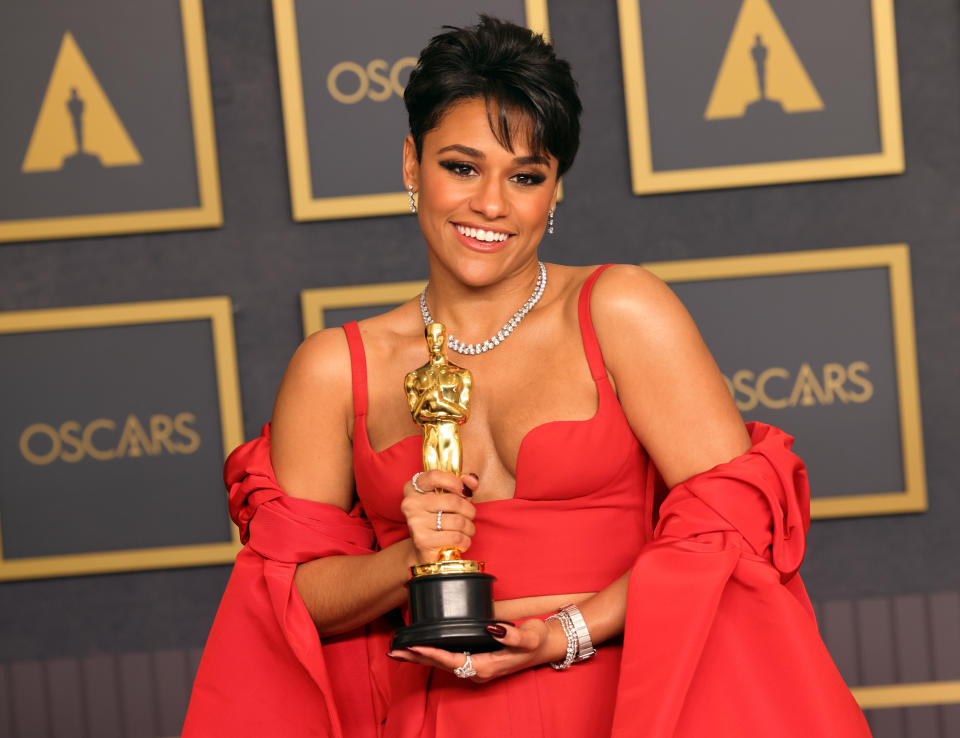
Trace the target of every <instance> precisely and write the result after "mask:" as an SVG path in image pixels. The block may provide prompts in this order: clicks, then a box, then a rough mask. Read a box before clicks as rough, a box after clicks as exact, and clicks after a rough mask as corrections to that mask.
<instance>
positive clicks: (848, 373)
mask: <svg viewBox="0 0 960 738" xmlns="http://www.w3.org/2000/svg"><path fill="white" fill-rule="evenodd" d="M869 372H870V366H869V364H867V362H865V361H854V362H852V363H851V364H849V365H846V366H844V365H843V364H837V363H827V364H824V365H823V366H822V367H821V368H820V371H819V372H816V371H814V369H813V367H811V366H810V364H806V363H804V364H802V365H801V366H800V369H799V370H798V371H797V372H796V374H792V373H791V372H789V371H788V370H787V369H785V368H783V367H779V366H774V367H770V368H769V369H765V370H764V371H762V372H760V373H756V372H753V371H751V370H749V369H741V370H740V371H738V372H735V373H734V375H733V377H732V378H728V377H727V376H726V375H724V377H723V379H724V381H725V382H726V383H727V388H728V389H729V390H730V394H732V395H733V399H734V400H735V401H736V403H737V408H738V409H739V410H740V411H741V412H748V411H750V410H753V409H754V408H755V407H757V405H763V407H765V408H769V409H770V410H782V409H784V408H787V407H796V406H797V405H801V406H805V407H810V406H814V405H832V404H833V403H834V401H840V402H841V403H844V404H846V403H850V402H853V403H860V404H862V403H864V402H868V401H869V400H870V399H871V398H872V397H873V393H874V387H873V383H872V382H871V381H870V380H869V379H868V378H867V374H868V373H869Z"/></svg>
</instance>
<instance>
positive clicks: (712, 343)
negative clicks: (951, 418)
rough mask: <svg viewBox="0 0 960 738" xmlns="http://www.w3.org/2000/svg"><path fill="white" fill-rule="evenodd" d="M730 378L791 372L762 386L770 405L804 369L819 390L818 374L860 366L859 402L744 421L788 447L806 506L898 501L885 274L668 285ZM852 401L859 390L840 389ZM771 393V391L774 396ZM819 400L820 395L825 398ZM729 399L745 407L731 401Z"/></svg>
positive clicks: (766, 412) (759, 411)
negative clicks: (870, 497) (868, 392)
mask: <svg viewBox="0 0 960 738" xmlns="http://www.w3.org/2000/svg"><path fill="white" fill-rule="evenodd" d="M671 286H672V287H673V289H674V291H675V292H676V293H677V295H679V296H680V299H682V300H683V302H684V303H685V304H686V306H687V309H688V310H689V311H690V313H691V314H692V315H693V317H694V319H695V320H696V321H697V325H698V327H699V328H700V331H701V333H702V334H703V337H704V339H705V340H706V342H707V345H708V346H709V347H710V350H711V351H712V352H713V355H714V358H716V360H717V363H718V364H719V365H720V370H721V371H722V372H723V373H724V374H725V375H726V376H727V377H728V378H729V377H732V376H733V374H734V372H737V371H739V370H741V369H749V370H751V371H753V372H754V373H755V374H760V372H762V371H764V370H765V369H768V368H770V367H781V368H784V369H786V370H787V371H788V372H789V373H790V377H789V378H788V379H780V378H777V379H774V380H771V381H770V383H769V387H770V392H769V393H768V394H770V395H773V396H775V397H776V399H783V398H785V397H787V396H789V395H791V392H792V390H793V388H794V383H795V382H796V381H797V379H798V373H799V371H800V368H801V366H802V365H803V364H809V365H810V367H811V368H812V370H813V372H814V373H815V375H816V376H817V377H818V378H819V381H820V383H821V384H824V380H823V373H822V367H823V366H824V364H827V363H837V364H840V365H842V366H843V367H844V368H846V367H848V366H850V365H851V364H852V363H853V362H857V361H862V362H865V363H866V364H868V365H869V367H870V369H869V371H868V372H865V373H864V374H863V376H864V377H865V378H866V379H867V380H868V381H869V382H870V383H871V384H872V386H873V396H872V397H871V398H870V399H869V400H868V401H867V402H864V403H857V402H852V401H850V402H846V403H845V402H842V401H841V400H840V399H838V395H836V394H835V393H832V392H831V393H830V395H834V396H833V397H832V398H831V396H830V395H827V399H832V400H833V401H832V404H826V403H824V402H820V401H818V399H817V397H816V395H813V397H812V398H811V399H813V400H814V403H815V404H813V405H804V404H803V402H802V401H800V402H798V403H797V404H796V405H794V406H788V407H784V408H782V409H773V408H769V407H765V406H764V405H763V404H762V403H760V404H758V405H757V406H756V407H755V408H754V409H753V410H750V411H744V412H743V416H744V419H745V420H760V421H763V422H766V423H771V424H773V425H776V426H779V427H781V428H783V429H784V430H786V431H787V432H788V433H790V434H791V435H793V436H795V437H796V439H797V442H796V444H795V445H794V451H796V452H797V453H798V454H799V455H800V456H801V458H803V460H804V461H805V462H806V464H807V467H808V470H809V473H810V482H811V488H812V490H811V493H812V495H813V496H814V497H835V496H842V495H863V494H876V493H880V492H902V491H903V490H904V481H903V463H902V458H901V450H900V416H899V409H898V406H897V402H898V392H897V382H896V365H895V363H894V362H895V356H894V350H893V334H892V323H891V320H892V315H891V310H890V281H889V271H888V270H887V269H884V268H876V269H855V270H853V269H851V270H843V271H835V272H811V273H807V274H785V275H776V276H765V277H748V278H742V279H718V280H711V281H705V282H686V283H672V284H671ZM841 386H842V387H844V388H845V391H847V392H848V393H851V394H857V395H861V394H863V392H862V388H860V387H857V386H856V385H855V384H853V383H851V382H850V380H847V381H846V382H845V383H844V384H843V385H841ZM774 388H775V389H774ZM825 394H826V393H825ZM736 396H737V397H738V399H741V400H744V399H746V398H745V397H744V396H742V395H740V394H739V393H737V395H736Z"/></svg>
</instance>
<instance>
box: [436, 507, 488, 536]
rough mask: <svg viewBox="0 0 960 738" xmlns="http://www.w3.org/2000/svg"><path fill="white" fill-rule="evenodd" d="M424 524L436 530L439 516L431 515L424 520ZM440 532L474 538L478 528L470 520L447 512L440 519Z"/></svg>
mask: <svg viewBox="0 0 960 738" xmlns="http://www.w3.org/2000/svg"><path fill="white" fill-rule="evenodd" d="M423 522H424V524H425V525H428V526H429V527H430V528H432V529H434V530H436V527H437V515H436V514H435V513H430V514H429V516H428V517H426V518H424V521H423ZM438 532H443V533H463V534H464V535H465V536H467V537H469V538H473V536H474V534H475V533H476V532H477V526H476V525H475V524H474V522H473V521H472V520H471V519H470V518H467V517H464V516H463V515H458V514H457V513H451V512H445V513H443V515H442V516H441V517H440V530H439V531H438Z"/></svg>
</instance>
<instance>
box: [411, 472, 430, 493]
mask: <svg viewBox="0 0 960 738" xmlns="http://www.w3.org/2000/svg"><path fill="white" fill-rule="evenodd" d="M421 474H423V472H417V473H416V474H414V475H413V478H412V479H411V480H410V484H412V485H413V488H414V489H415V490H417V492H419V493H420V494H422V495H425V494H427V490H425V489H420V485H419V484H417V480H418V479H419V478H420V475H421Z"/></svg>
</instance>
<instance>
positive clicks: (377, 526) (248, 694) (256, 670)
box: [183, 268, 869, 738]
mask: <svg viewBox="0 0 960 738" xmlns="http://www.w3.org/2000/svg"><path fill="white" fill-rule="evenodd" d="M602 269H603V268H601V269H598V270H597V271H596V272H595V273H594V274H593V275H592V276H591V277H590V279H589V280H588V281H587V282H586V284H585V285H584V287H583V290H582V292H581V295H580V328H581V334H582V337H583V344H584V351H585V353H586V357H587V361H588V363H589V366H590V369H591V373H592V375H593V378H594V380H595V382H596V386H597V392H598V408H597V412H596V414H595V415H594V416H593V417H592V418H590V419H589V420H584V421H565V420H561V421H555V422H551V423H546V424H544V425H541V426H537V427H536V428H534V429H532V430H531V431H530V432H529V433H528V434H527V436H526V437H525V438H524V439H523V442H522V443H521V446H520V451H519V457H518V461H517V472H516V480H517V481H516V494H515V496H514V497H513V498H512V499H509V500H501V501H496V502H486V503H480V504H478V506H477V508H478V513H477V530H478V533H477V536H476V537H475V539H474V543H473V546H472V547H471V549H470V556H471V558H476V559H482V560H485V561H487V563H488V570H489V571H490V572H491V573H493V574H494V575H495V576H496V577H497V582H496V584H495V596H496V597H497V598H498V599H508V598H513V597H522V596H530V595H540V594H556V593H564V592H584V591H596V590H599V589H602V588H603V587H605V586H606V585H607V584H609V583H610V582H612V581H614V580H615V579H616V578H617V577H618V576H620V575H621V574H622V573H623V572H625V571H627V570H628V569H631V567H632V572H631V577H630V594H629V601H628V612H627V623H626V629H625V633H624V639H623V646H622V647H621V646H620V645H619V644H613V643H608V644H601V646H600V648H599V650H598V653H597V655H596V656H595V657H594V658H593V659H591V660H590V661H587V662H584V663H582V664H578V665H577V666H575V667H573V668H571V669H569V670H568V671H565V672H556V671H554V670H553V669H551V668H550V667H549V666H546V665H545V666H541V667H538V668H535V669H528V670H525V671H523V672H520V673H518V674H514V675H512V676H510V677H507V678H504V679H500V680H495V681H493V682H491V683H488V684H484V685H475V684H473V683H472V682H469V681H465V680H460V679H457V678H456V677H455V676H453V675H451V674H448V673H446V672H443V671H438V670H429V669H426V668H424V667H419V666H416V665H411V664H401V663H397V662H394V661H392V660H390V659H388V658H386V656H385V653H386V650H387V647H388V642H389V637H390V629H389V628H388V627H387V626H386V624H385V623H384V622H382V621H376V622H374V623H371V624H370V625H368V626H367V627H365V628H362V629H358V630H356V631H353V632H351V633H347V634H344V635H341V636H338V637H337V638H333V639H328V640H326V641H324V642H323V643H322V644H321V643H320V640H319V638H318V637H317V633H316V630H315V629H314V627H313V624H312V622H311V620H310V617H309V614H308V613H307V611H306V608H305V607H304V605H303V603H302V601H301V600H300V597H299V595H298V593H297V591H296V589H295V587H294V585H293V573H294V571H295V568H296V565H297V564H298V563H300V562H303V561H308V560H311V559H314V558H318V557H320V556H326V555H334V554H355V553H364V552H368V551H370V550H372V549H373V547H375V546H376V545H383V546H386V545H389V544H391V543H393V542H394V541H396V540H399V539H400V538H402V537H404V536H405V535H406V525H405V523H404V521H403V517H402V515H401V514H400V510H399V503H400V499H401V497H402V487H403V484H404V482H405V481H406V480H407V479H409V478H410V477H411V476H412V474H413V473H414V472H416V471H417V470H418V469H419V468H420V467H419V465H420V444H421V439H420V436H419V434H417V435H411V436H410V437H408V438H405V439H403V440H401V441H399V442H398V443H396V444H394V445H392V446H390V447H389V448H387V449H385V450H383V451H381V452H379V453H378V452H375V451H374V450H373V449H372V448H371V447H370V443H369V440H368V436H367V427H366V410H367V391H366V365H365V360H364V354H363V345H362V342H361V341H360V334H359V330H358V329H357V326H356V324H348V325H347V326H345V327H344V328H345V330H346V332H347V338H348V343H349V345H350V353H351V361H352V368H353V387H354V410H355V414H356V423H355V431H354V472H355V475H356V482H357V496H358V498H359V503H358V505H357V507H356V508H355V509H354V510H353V511H352V512H351V513H349V514H347V513H344V512H343V511H341V510H339V509H337V508H335V507H332V506H330V505H323V504H320V503H314V502H309V501H306V500H300V499H295V498H291V497H289V496H287V495H285V494H284V493H283V491H282V490H280V489H279V487H278V485H277V482H276V479H275V477H274V475H273V472H272V469H271V468H270V460H269V459H270V457H269V427H265V428H264V432H263V434H262V435H261V437H260V438H258V439H256V440H254V441H251V442H249V443H247V444H244V445H243V446H241V447H240V448H239V449H237V451H235V452H234V453H233V454H232V455H231V457H230V459H228V461H227V466H226V470H225V479H226V482H227V485H228V487H229V489H230V510H231V516H232V517H233V519H234V520H235V521H236V522H237V524H238V525H239V526H240V530H241V534H242V536H241V538H242V540H243V541H244V543H245V544H246V545H245V547H244V549H243V551H241V553H240V554H239V555H238V556H237V561H236V564H235V567H234V572H233V575H232V576H231V579H230V582H229V584H228V586H227V591H226V593H225V594H224V598H223V601H222V603H221V606H220V609H219V611H218V613H217V617H216V620H215V622H214V625H213V628H212V630H211V633H210V637H209V639H208V641H207V645H206V649H205V651H204V656H203V660H202V661H201V664H200V669H199V671H198V674H197V678H196V681H195V683H194V690H193V695H192V698H191V702H190V707H189V709H188V713H187V720H186V724H185V726H184V732H183V735H184V736H186V737H187V738H191V737H193V736H247V735H249V736H274V735H276V736H291V737H293V736H314V735H316V736H336V737H337V738H340V737H343V738H367V737H370V738H372V737H373V736H380V737H382V738H413V737H414V736H416V737H419V738H429V737H433V736H440V737H446V736H451V737H455V738H480V737H481V736H483V737H484V738H486V737H487V736H498V737H499V736H504V737H508V736H515V737H516V738H541V737H542V738H594V737H595V736H610V735H614V736H642V737H644V738H668V737H673V736H678V737H681V736H682V737H684V738H686V737H687V736H689V737H691V738H692V737H693V736H698V737H699V736H705V735H709V736H730V738H733V737H734V736H737V737H738V738H742V737H744V736H761V735H762V736H764V737H766V736H768V735H777V736H787V737H792V736H796V737H797V738H800V737H801V736H803V738H808V737H809V736H828V735H829V736H842V737H846V736H868V735H869V730H868V729H867V726H866V721H865V720H864V718H863V714H862V713H861V712H860V710H859V708H858V707H857V705H856V703H855V702H854V700H853V698H852V696H851V695H850V692H849V690H847V688H846V686H845V685H844V684H843V681H842V679H841V678H840V675H839V673H838V672H837V670H836V667H835V666H834V664H833V662H832V661H831V659H830V656H829V654H828V653H827V652H826V649H825V647H824V645H823V643H822V641H821V639H820V637H819V634H818V632H817V627H816V622H815V620H814V615H813V610H812V608H811V606H810V602H809V599H808V598H807V595H806V592H805V590H804V588H803V584H802V582H801V581H800V577H799V575H797V573H796V571H797V569H798V567H799V565H800V561H801V559H802V557H803V551H804V540H805V533H806V530H807V528H808V527H809V491H808V487H807V480H806V473H805V471H804V468H803V464H802V462H801V461H800V460H799V459H798V458H797V457H796V456H795V455H793V454H792V453H791V452H790V450H789V449H790V446H791V444H792V439H791V438H790V437H789V436H787V435H786V434H784V433H783V432H781V431H779V430H777V429H775V428H772V427H769V426H763V425H759V424H751V425H750V427H749V429H750V433H751V438H752V440H753V442H754V446H753V448H751V449H750V451H748V452H747V453H746V454H745V455H744V456H741V457H738V458H736V459H734V460H732V461H730V462H728V463H726V464H721V465H719V466H717V467H715V468H714V469H711V470H709V471H707V472H704V473H703V474H699V475H697V476H695V477H692V478H691V479H689V480H687V481H686V482H684V483H683V484H681V485H678V486H677V487H676V488H674V489H673V490H672V491H671V492H670V494H669V495H668V496H667V498H666V500H665V501H663V503H662V504H660V503H661V498H662V496H663V495H662V492H663V490H662V488H660V487H659V486H658V484H657V479H658V477H657V474H656V471H655V469H654V468H653V465H652V463H651V462H650V459H649V457H648V456H647V454H646V453H645V451H644V449H643V448H642V447H641V446H640V444H639V443H638V442H637V440H636V438H635V437H634V435H633V433H632V432H631V430H630V427H629V425H628V423H627V420H626V418H625V416H624V414H623V411H622V409H621V408H620V405H619V403H618V402H617V398H616V395H615V393H614V391H613V388H612V387H611V386H610V384H609V381H608V379H607V374H606V370H605V368H604V364H603V358H602V355H601V353H600V347H599V344H598V342H597V339H596V335H595V333H594V330H593V325H592V323H591V320H590V309H589V304H590V291H591V289H592V287H593V284H594V282H595V281H596V278H597V277H598V276H599V274H600V272H601V271H602ZM597 469H601V470H604V473H603V474H601V475H599V478H598V475H597ZM658 507H659V509H658ZM655 518H657V519H658V522H657V524H656V528H655V529H654V520H655ZM527 551H537V552H542V555H540V556H536V557H528V556H524V552H527Z"/></svg>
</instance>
